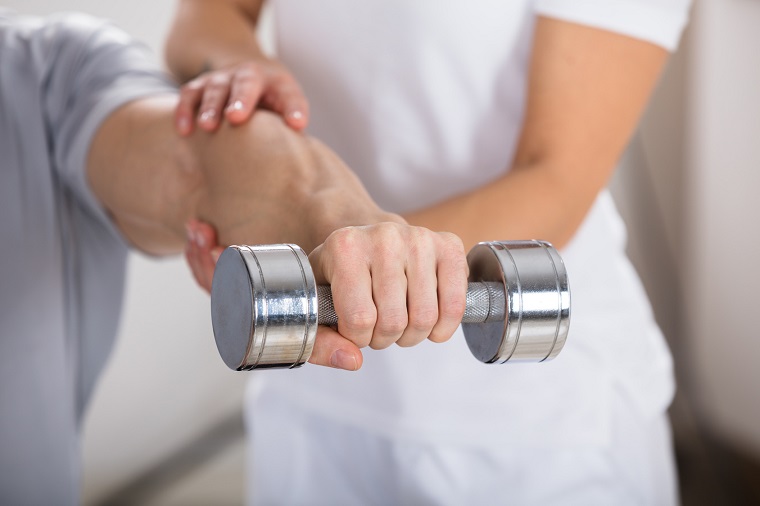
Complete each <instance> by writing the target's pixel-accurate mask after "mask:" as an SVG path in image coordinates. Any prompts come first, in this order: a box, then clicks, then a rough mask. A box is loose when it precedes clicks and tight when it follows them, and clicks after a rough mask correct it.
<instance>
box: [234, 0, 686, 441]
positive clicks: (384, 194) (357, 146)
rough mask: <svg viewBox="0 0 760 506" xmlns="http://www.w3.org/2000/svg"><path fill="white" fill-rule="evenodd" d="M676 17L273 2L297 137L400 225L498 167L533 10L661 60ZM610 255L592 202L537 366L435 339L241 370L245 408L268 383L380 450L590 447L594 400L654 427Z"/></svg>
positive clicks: (629, 301) (600, 408)
mask: <svg viewBox="0 0 760 506" xmlns="http://www.w3.org/2000/svg"><path fill="white" fill-rule="evenodd" d="M687 8H688V0H603V1H602V0H572V1H571V0H566V1H562V0H543V1H541V0H537V1H530V0H520V1H510V2H504V1H487V0H480V1H474V2H454V1H441V0H415V1H414V2H410V1H408V0H383V1H376V2H369V1H365V2H356V1H352V0H323V1H320V2H300V1H296V0H276V1H275V14H276V22H277V34H278V54H279V57H280V58H281V59H282V60H283V61H284V63H285V64H286V65H287V66H288V67H289V68H290V69H291V70H292V72H293V73H294V74H295V76H296V78H297V79H298V81H299V82H300V83H301V85H302V86H303V88H304V90H305V92H306V95H307V96H308V98H309V100H310V104H311V108H312V114H311V118H312V119H311V126H310V133H311V134H313V135H315V136H316V137H318V138H320V139H322V140H324V141H325V142H326V143H327V144H328V145H330V146H331V147H332V148H334V149H335V150H336V151H337V153H338V154H339V155H340V156H341V157H343V158H344V160H345V161H346V162H347V163H348V165H349V166H350V167H351V168H353V169H354V170H355V171H356V172H357V174H358V175H359V176H360V177H361V179H362V180H363V181H364V183H365V184H366V185H367V187H368V189H369V191H370V193H371V194H372V196H373V197H374V198H375V199H376V200H377V202H378V203H379V204H380V205H381V206H383V207H384V208H387V209H389V210H394V211H397V212H402V213H403V212H406V211H411V210H414V209H418V208H423V207H426V206H429V205H431V204H433V203H436V202H439V201H441V200H443V199H445V198H447V197H450V196H452V195H456V194H459V193H462V192H465V191H468V190H471V189H474V188H477V187H480V186H483V185H484V184H486V183H488V182H490V181H492V180H494V179H496V178H498V177H500V176H501V175H502V174H503V173H504V171H505V170H507V169H508V167H509V164H510V161H511V160H512V157H513V154H514V150H515V145H516V142H517V138H518V135H519V130H520V126H521V121H522V116H523V108H524V104H525V97H526V79H527V63H528V60H529V53H530V46H531V39H532V30H533V25H534V20H535V16H536V15H537V14H540V15H547V16H553V17H558V18H561V19H567V20H570V21H574V22H579V23H585V24H589V25H592V26H596V27H600V28H605V29H610V30H614V31H618V32H620V33H624V34H627V35H631V36H634V37H639V38H642V39H645V40H648V41H650V42H653V43H655V44H659V45H662V46H664V47H666V48H669V49H672V48H673V47H674V46H675V45H676V43H677V40H678V38H679V35H680V31H681V29H682V27H683V25H684V23H685V20H686V14H687ZM486 219H493V220H498V219H500V217H499V216H498V215H495V216H489V217H487V218H486ZM488 239H492V238H488ZM501 239H525V238H501ZM624 247H625V229H624V226H623V224H622V222H621V220H620V218H619V216H618V214H617V212H616V210H615V208H614V204H613V202H612V199H611V198H610V196H609V194H608V193H607V192H603V193H602V194H601V195H600V197H599V198H598V200H597V202H596V203H595V205H594V207H593V209H592V210H591V212H590V213H589V215H588V217H587V219H586V220H585V222H584V223H583V225H582V226H581V228H580V230H579V231H578V233H577V234H576V236H575V238H574V239H573V241H572V243H571V244H570V245H569V246H567V247H566V248H565V249H564V251H563V252H562V255H563V258H564V259H565V262H566V265H567V269H568V272H569V275H570V284H571V291H572V318H571V320H572V321H571V326H570V334H569V337H568V341H567V344H566V346H565V348H564V351H563V352H562V354H561V355H560V356H559V357H558V358H557V359H556V360H554V361H553V362H549V363H542V364H519V365H518V364H515V365H483V364H481V363H479V362H477V361H476V360H475V359H474V358H473V357H472V356H471V355H470V353H469V351H468V349H467V346H466V344H465V342H464V338H463V336H462V335H461V331H458V332H457V334H456V335H454V337H452V339H451V340H450V341H449V342H447V343H445V344H433V343H429V342H426V343H423V344H421V345H420V346H417V347H414V348H411V349H401V348H398V347H391V348H390V349H387V350H383V351H373V350H370V349H367V350H365V361H364V366H363V367H362V369H361V370H360V371H359V372H356V373H346V372H344V371H337V370H331V369H327V368H319V367H308V366H307V367H304V368H302V369H299V370H289V371H278V372H272V371H267V372H264V373H259V374H255V375H254V379H253V385H252V386H253V387H254V388H252V389H251V392H252V394H251V395H250V396H249V404H248V409H250V410H252V411H251V412H252V413H253V412H255V410H256V391H257V390H258V389H260V388H270V389H273V390H274V391H275V392H276V393H277V395H278V397H279V398H281V399H282V402H293V403H295V404H296V405H298V406H300V407H301V408H302V409H304V410H307V411H309V410H311V411H313V412H318V413H321V414H322V415H324V416H328V417H335V418H336V419H340V420H342V421H343V422H348V423H355V424H357V426H360V427H364V428H366V429H368V430H375V431H377V432H379V433H383V434H386V435H389V436H391V437H402V438H403V437H408V438H414V439H430V440H433V441H436V440H440V439H441V438H444V439H445V440H446V441H449V442H456V441H461V442H462V443H464V444H478V445H480V444H482V445H488V446H490V445H493V444H499V443H507V444H511V445H521V444H528V445H552V446H554V447H560V446H563V447H572V446H576V445H589V444H595V443H598V444H603V443H604V442H605V441H606V440H607V438H608V434H609V406H610V398H611V396H613V395H616V396H617V395H623V396H625V397H626V399H629V400H630V401H631V406H632V408H633V409H637V410H639V411H640V412H641V413H642V414H643V415H645V416H649V415H652V416H654V415H656V414H660V413H662V412H663V411H664V410H665V409H666V407H667V405H668V404H669V402H670V400H671V398H672V394H673V389H674V383H673V379H672V364H671V359H670V356H669V353H668V351H667V348H666V346H665V343H664V340H663V338H662V335H661V333H660V331H659V329H658V328H657V326H656V324H655V323H654V320H653V318H652V314H651V309H650V307H649V304H648V302H647V300H646V297H645V294H644V292H643V290H642V287H641V284H640V282H639V280H638V278H637V277H636V274H635V272H634V271H633V269H632V267H631V265H630V263H629V262H628V260H627V259H626V257H625V254H624Z"/></svg>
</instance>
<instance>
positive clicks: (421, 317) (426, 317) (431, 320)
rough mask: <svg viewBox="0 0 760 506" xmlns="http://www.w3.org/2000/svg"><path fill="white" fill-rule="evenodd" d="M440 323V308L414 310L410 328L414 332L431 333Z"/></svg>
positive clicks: (411, 315) (410, 318) (410, 317)
mask: <svg viewBox="0 0 760 506" xmlns="http://www.w3.org/2000/svg"><path fill="white" fill-rule="evenodd" d="M437 321H438V308H437V307H435V306H431V307H426V308H421V309H418V310H414V311H412V312H411V314H410V315H409V327H411V328H412V329H414V330H420V331H430V329H432V328H433V326H435V324H436V322H437Z"/></svg>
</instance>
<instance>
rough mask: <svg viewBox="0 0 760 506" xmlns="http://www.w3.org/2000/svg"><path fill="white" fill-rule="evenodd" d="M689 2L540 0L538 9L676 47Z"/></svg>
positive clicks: (589, 24) (570, 19)
mask: <svg viewBox="0 0 760 506" xmlns="http://www.w3.org/2000/svg"><path fill="white" fill-rule="evenodd" d="M689 4H690V0H649V1H645V0H572V1H570V0H537V1H536V6H535V12H536V14H538V15H541V16H547V17H551V18H557V19H561V20H564V21H570V22H572V23H578V24H582V25H588V26H591V27H594V28H600V29H602V30H608V31H611V32H616V33H619V34H621V35H627V36H629V37H634V38H636V39H641V40H644V41H647V42H651V43H653V44H656V45H658V46H662V47H663V48H665V49H667V50H668V51H674V50H675V49H676V47H678V41H679V39H680V38H681V32H682V31H683V29H684V27H685V26H686V21H687V19H688V11H689Z"/></svg>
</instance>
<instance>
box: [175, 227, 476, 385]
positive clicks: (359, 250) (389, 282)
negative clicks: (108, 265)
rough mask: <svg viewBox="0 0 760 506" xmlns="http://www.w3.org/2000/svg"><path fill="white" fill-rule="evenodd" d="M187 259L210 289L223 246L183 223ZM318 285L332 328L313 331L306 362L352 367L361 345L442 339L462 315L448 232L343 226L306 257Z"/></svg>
mask: <svg viewBox="0 0 760 506" xmlns="http://www.w3.org/2000/svg"><path fill="white" fill-rule="evenodd" d="M188 238H189V241H188V248H187V251H186V258H187V261H188V264H189V265H190V268H191V269H192V271H193V274H194V275H195V278H196V280H198V282H199V283H200V284H201V286H203V287H204V288H205V289H206V290H210V287H211V279H212V277H213V268H214V265H215V263H216V259H217V258H218V257H219V253H220V252H221V248H220V247H219V245H218V244H216V237H215V234H214V231H213V228H212V227H210V226H209V225H207V224H205V223H202V222H198V221H193V222H191V223H189V224H188ZM309 261H310V262H311V265H312V268H313V269H314V274H315V276H316V278H317V283H318V284H329V285H330V286H331V290H332V295H333V303H334V306H335V312H336V313H337V315H338V328H337V330H334V329H331V328H328V327H319V330H318V333H317V338H316V340H315V342H314V350H313V352H312V355H311V357H310V358H309V362H310V363H312V364H317V365H323V366H329V367H336V368H339V369H346V370H356V369H359V368H360V367H361V365H362V354H361V351H360V348H363V347H365V346H369V347H371V348H373V349H377V350H379V349H384V348H387V347H389V346H391V345H392V344H394V343H395V344H398V345H399V346H403V347H406V346H414V345H416V344H419V343H421V342H422V341H424V340H426V339H429V340H431V341H433V342H437V343H440V342H444V341H447V340H448V339H449V338H450V337H451V336H452V334H453V333H454V332H455V331H456V329H457V327H458V326H459V323H460V322H461V321H462V316H463V315H464V310H465V299H466V293H467V274H468V267H467V260H466V256H465V251H464V246H463V245H462V241H461V240H460V239H459V238H458V237H457V236H455V235H453V234H449V233H443V232H441V233H438V232H432V231H430V230H428V229H425V228H421V227H412V226H409V225H403V224H399V223H390V222H386V223H379V224H375V225H367V226H362V227H346V228H341V229H338V230H336V231H335V232H333V233H332V234H330V236H329V237H328V238H327V239H326V240H325V242H324V243H323V244H321V245H320V246H318V247H317V248H315V249H314V251H312V253H311V254H310V255H309Z"/></svg>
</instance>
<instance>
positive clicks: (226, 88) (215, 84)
mask: <svg viewBox="0 0 760 506" xmlns="http://www.w3.org/2000/svg"><path fill="white" fill-rule="evenodd" d="M231 80H232V77H231V76H230V74H229V72H226V71H219V72H212V73H211V74H209V76H208V77H207V79H206V83H205V88H204V90H203V99H202V100H201V105H200V108H199V109H198V126H199V127H200V128H201V129H203V130H205V131H207V132H213V131H214V130H216V128H217V127H218V126H219V123H220V121H221V119H222V109H224V107H225V104H227V98H228V97H229V95H230V85H231Z"/></svg>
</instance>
